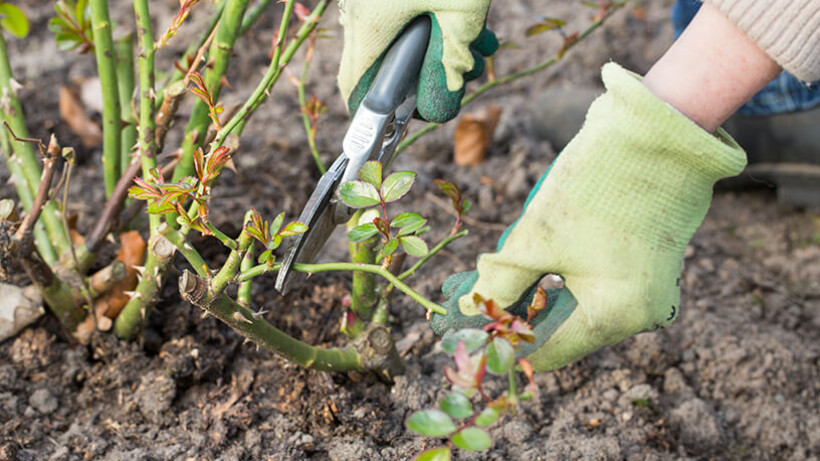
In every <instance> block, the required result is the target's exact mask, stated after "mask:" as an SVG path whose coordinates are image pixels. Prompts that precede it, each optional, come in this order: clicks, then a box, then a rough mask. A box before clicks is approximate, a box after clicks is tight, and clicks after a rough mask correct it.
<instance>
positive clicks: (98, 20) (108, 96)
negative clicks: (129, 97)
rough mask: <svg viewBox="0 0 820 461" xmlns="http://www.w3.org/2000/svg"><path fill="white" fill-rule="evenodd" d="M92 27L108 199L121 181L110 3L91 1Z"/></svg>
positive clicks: (117, 100)
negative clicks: (100, 98)
mask: <svg viewBox="0 0 820 461" xmlns="http://www.w3.org/2000/svg"><path fill="white" fill-rule="evenodd" d="M89 5H90V7H91V27H92V29H93V30H94V54H95V56H96V58H97V72H98V73H99V76H100V85H101V86H102V102H103V112H102V122H103V158H102V163H103V179H104V181H105V195H106V197H108V196H110V195H111V193H112V192H113V191H114V186H116V184H117V179H119V177H120V173H121V171H120V149H121V148H122V145H121V141H120V139H121V138H120V133H121V132H122V120H121V119H120V96H119V88H118V85H117V63H116V58H115V56H116V55H115V49H114V40H113V39H112V38H111V19H110V18H109V16H108V1H107V0H91V1H90V3H89Z"/></svg>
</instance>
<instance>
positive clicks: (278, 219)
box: [270, 211, 285, 235]
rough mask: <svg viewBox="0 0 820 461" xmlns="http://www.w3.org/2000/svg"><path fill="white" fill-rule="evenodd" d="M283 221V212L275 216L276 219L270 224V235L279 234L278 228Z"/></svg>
mask: <svg viewBox="0 0 820 461" xmlns="http://www.w3.org/2000/svg"><path fill="white" fill-rule="evenodd" d="M284 221H285V212H284V211H283V212H281V213H279V214H278V215H276V218H274V219H273V222H272V223H270V235H276V234H278V233H279V228H280V227H282V222H284Z"/></svg>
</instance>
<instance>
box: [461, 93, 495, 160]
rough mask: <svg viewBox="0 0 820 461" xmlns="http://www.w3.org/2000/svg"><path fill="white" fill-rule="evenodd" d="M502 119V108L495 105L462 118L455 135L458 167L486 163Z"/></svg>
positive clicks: (489, 105)
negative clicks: (496, 129)
mask: <svg viewBox="0 0 820 461" xmlns="http://www.w3.org/2000/svg"><path fill="white" fill-rule="evenodd" d="M500 119H501V107H499V106H496V105H494V104H488V105H487V106H485V107H483V108H481V109H479V110H477V111H475V112H471V113H469V114H464V116H463V117H461V120H459V122H458V125H457V126H456V131H455V133H454V141H455V152H454V161H455V162H456V165H470V166H472V165H478V164H479V163H481V162H482V161H484V158H485V157H486V156H487V152H489V151H490V146H492V142H493V134H494V133H495V128H496V127H497V126H498V121H499V120H500Z"/></svg>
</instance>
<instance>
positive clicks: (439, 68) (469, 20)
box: [339, 0, 498, 123]
mask: <svg viewBox="0 0 820 461" xmlns="http://www.w3.org/2000/svg"><path fill="white" fill-rule="evenodd" d="M489 7H490V1H489V0H407V1H401V2H385V1H383V0H340V1H339V10H340V17H339V22H340V23H341V24H342V26H344V49H343V50H342V62H341V65H340V66H339V89H340V90H341V92H342V97H343V98H344V101H345V103H346V104H347V107H348V109H349V110H350V113H351V114H354V113H355V112H356V110H357V109H358V108H359V104H360V103H361V101H362V99H363V98H364V96H365V94H367V90H368V89H369V88H370V85H371V84H372V83H373V79H374V78H375V77H376V73H377V72H378V70H379V66H380V65H381V61H382V57H383V56H384V53H385V51H386V50H387V49H388V47H389V46H390V44H391V43H392V41H393V39H394V38H396V37H397V36H398V35H399V34H400V33H401V31H402V30H403V29H404V27H405V25H407V24H408V23H409V22H410V21H412V20H413V19H414V18H416V17H418V16H421V15H424V14H427V15H429V16H430V19H431V22H432V31H431V35H430V42H429V45H428V46H427V54H426V55H425V57H424V64H423V65H422V69H421V74H420V76H419V86H418V92H417V98H416V104H417V106H418V112H419V115H420V116H421V117H422V118H424V119H425V120H428V121H431V122H438V123H443V122H446V121H447V120H450V119H452V118H453V117H455V116H456V115H457V114H458V111H459V109H460V108H461V98H462V97H463V96H464V83H465V81H469V80H472V79H475V78H476V77H478V76H479V75H481V73H482V72H483V71H484V57H485V56H490V55H491V54H493V53H494V52H495V51H496V49H498V40H497V39H496V37H495V35H494V34H493V33H492V32H490V31H489V30H487V29H486V28H485V27H484V24H485V22H486V18H487V10H488V8H489Z"/></svg>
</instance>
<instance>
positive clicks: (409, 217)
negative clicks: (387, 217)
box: [390, 213, 427, 236]
mask: <svg viewBox="0 0 820 461" xmlns="http://www.w3.org/2000/svg"><path fill="white" fill-rule="evenodd" d="M425 224H427V220H426V219H424V218H422V217H421V215H420V214H418V213H402V214H400V215H398V216H396V217H395V218H393V221H391V222H390V226H391V227H397V228H399V229H401V230H400V231H399V234H398V235H399V236H402V235H410V234H412V233H413V232H415V231H417V230H419V229H421V228H422V227H423V226H424V225H425Z"/></svg>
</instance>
